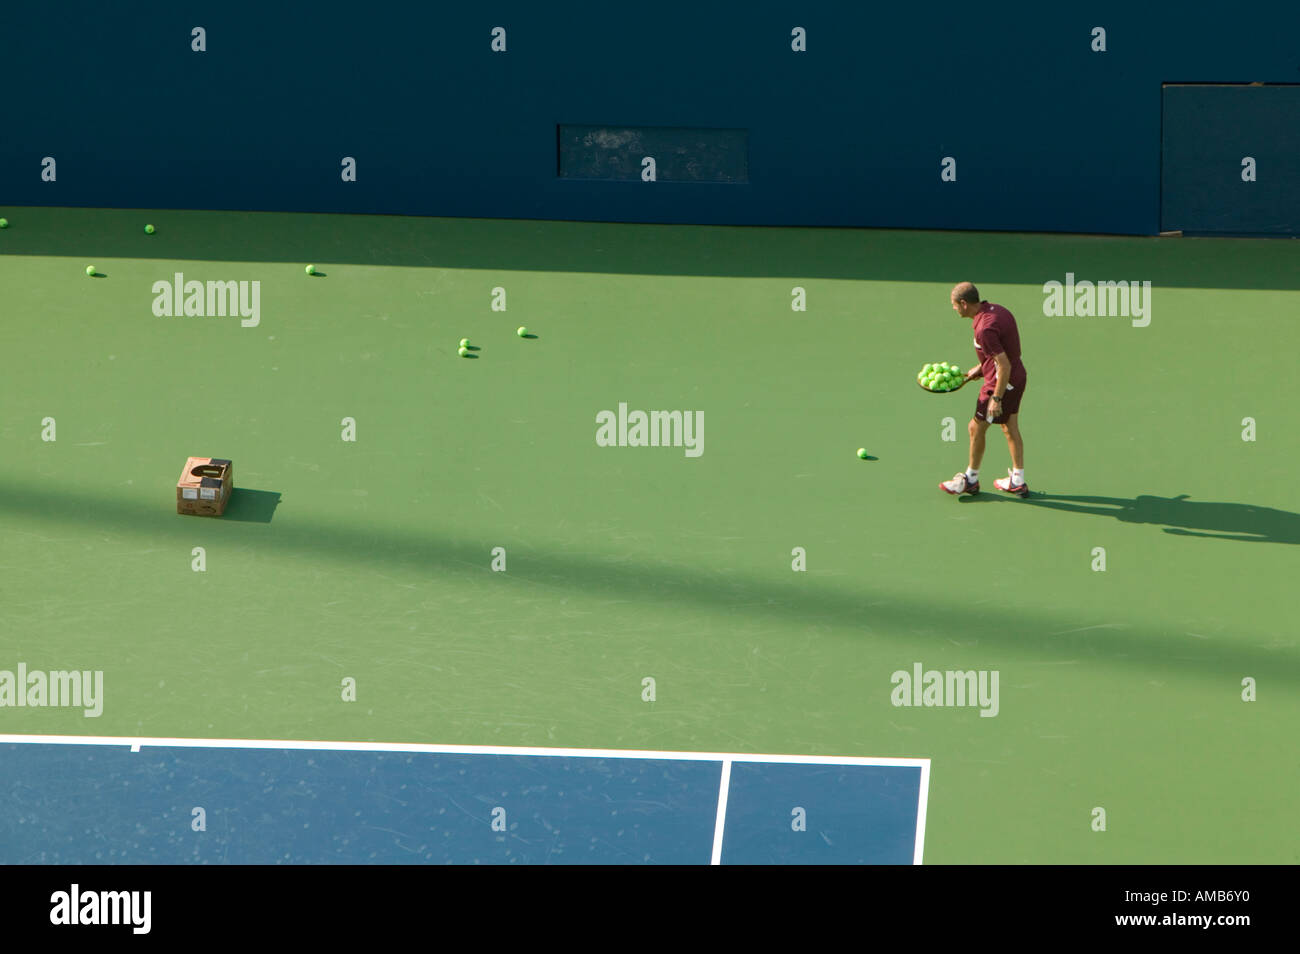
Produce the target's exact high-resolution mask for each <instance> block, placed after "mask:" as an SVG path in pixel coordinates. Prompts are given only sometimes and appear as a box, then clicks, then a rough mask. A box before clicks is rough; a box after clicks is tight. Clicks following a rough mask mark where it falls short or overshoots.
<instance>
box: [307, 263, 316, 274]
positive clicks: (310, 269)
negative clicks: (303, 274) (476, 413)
mask: <svg viewBox="0 0 1300 954" xmlns="http://www.w3.org/2000/svg"><path fill="white" fill-rule="evenodd" d="M307 274H308V275H315V274H316V266H315V265H308V266H307Z"/></svg>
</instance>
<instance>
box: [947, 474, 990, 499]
mask: <svg viewBox="0 0 1300 954" xmlns="http://www.w3.org/2000/svg"><path fill="white" fill-rule="evenodd" d="M939 489H940V490H942V491H944V492H945V493H950V494H953V495H954V496H957V495H960V494H977V493H979V492H980V482H979V480H975V481H974V482H973V483H972V482H970V481H968V480H967V479H966V473H965V471H963V472H961V473H959V474H957V475H956V476H955V477H953V479H952V480H945V481H944V482H943V483H941V484H940V485H939Z"/></svg>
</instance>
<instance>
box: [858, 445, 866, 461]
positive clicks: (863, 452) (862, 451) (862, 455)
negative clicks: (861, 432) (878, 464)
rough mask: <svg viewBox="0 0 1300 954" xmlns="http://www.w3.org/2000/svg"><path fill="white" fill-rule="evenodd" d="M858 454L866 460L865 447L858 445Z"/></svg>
mask: <svg viewBox="0 0 1300 954" xmlns="http://www.w3.org/2000/svg"><path fill="white" fill-rule="evenodd" d="M858 456H859V457H861V458H862V459H863V460H866V459H867V449H866V448H865V447H859V448H858Z"/></svg>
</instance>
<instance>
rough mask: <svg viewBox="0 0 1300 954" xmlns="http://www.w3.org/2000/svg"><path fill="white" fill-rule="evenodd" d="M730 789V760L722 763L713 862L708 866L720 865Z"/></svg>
mask: <svg viewBox="0 0 1300 954" xmlns="http://www.w3.org/2000/svg"><path fill="white" fill-rule="evenodd" d="M730 788H731V760H730V759H725V760H723V763H722V782H721V783H719V785H718V820H717V821H716V822H714V823H713V860H712V861H710V862H709V864H713V865H720V864H722V828H723V826H724V825H726V823H727V792H728V790H729V789H730Z"/></svg>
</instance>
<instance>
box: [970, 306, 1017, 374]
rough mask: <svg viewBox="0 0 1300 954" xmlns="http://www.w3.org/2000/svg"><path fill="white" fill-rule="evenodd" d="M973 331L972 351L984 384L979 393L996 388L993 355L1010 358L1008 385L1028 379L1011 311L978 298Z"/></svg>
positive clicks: (996, 367) (996, 366) (996, 368)
mask: <svg viewBox="0 0 1300 954" xmlns="http://www.w3.org/2000/svg"><path fill="white" fill-rule="evenodd" d="M973 325H974V331H975V354H976V356H977V357H978V358H979V362H980V370H981V371H983V372H984V385H983V387H981V388H980V396H981V397H986V396H988V395H990V394H992V393H993V392H994V390H995V386H996V384H997V377H998V364H997V362H996V361H995V360H994V357H995V356H996V355H999V354H1006V356H1007V360H1009V361H1010V362H1011V381H1010V387H1012V388H1023V387H1024V386H1025V383H1026V381H1027V379H1028V375H1027V373H1026V372H1025V366H1024V365H1023V364H1021V363H1020V332H1019V330H1017V328H1016V319H1015V318H1013V317H1011V312H1009V311H1007V310H1006V309H1005V308H1003V307H1002V306H1001V305H991V304H989V303H988V302H986V301H982V302H980V310H979V312H978V313H977V314H976V315H975V321H974V322H973Z"/></svg>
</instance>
